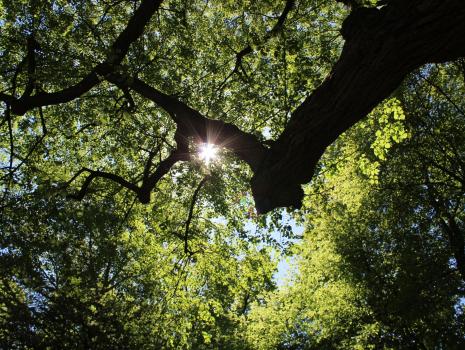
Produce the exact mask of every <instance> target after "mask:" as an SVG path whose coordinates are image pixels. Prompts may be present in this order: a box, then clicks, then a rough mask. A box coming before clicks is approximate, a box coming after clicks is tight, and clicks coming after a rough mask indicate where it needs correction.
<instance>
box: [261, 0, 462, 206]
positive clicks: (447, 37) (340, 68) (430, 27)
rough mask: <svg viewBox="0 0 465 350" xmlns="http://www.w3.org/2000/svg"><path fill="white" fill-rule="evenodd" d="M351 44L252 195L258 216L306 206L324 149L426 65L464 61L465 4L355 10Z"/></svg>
mask: <svg viewBox="0 0 465 350" xmlns="http://www.w3.org/2000/svg"><path fill="white" fill-rule="evenodd" d="M344 28H345V30H344V33H345V38H346V43H345V45H344V48H343V51H342V54H341V56H340V58H339V61H338V62H337V63H336V65H335V66H334V68H333V70H332V72H331V74H330V75H329V76H328V77H327V79H326V80H325V81H324V82H323V84H322V85H321V86H320V87H319V88H317V89H316V90H315V91H314V92H313V93H312V94H311V95H310V96H309V97H308V98H307V99H306V100H305V101H304V102H303V103H302V104H301V105H300V106H299V107H298V108H297V109H296V110H295V111H294V113H293V114H292V117H291V119H290V122H289V123H288V125H287V126H286V129H285V130H284V132H283V133H282V134H281V135H280V137H279V138H278V140H277V141H276V142H275V143H274V144H273V146H272V148H271V150H270V152H268V158H267V159H266V160H265V162H264V163H263V166H262V168H260V169H259V170H258V171H256V172H255V175H254V177H253V179H252V191H253V194H254V198H255V204H256V207H257V210H258V212H260V213H264V212H267V211H269V210H272V209H274V208H276V207H281V206H295V207H300V205H301V200H302V197H303V191H302V189H301V184H304V183H307V182H309V181H310V180H311V178H312V175H313V173H314V169H315V166H316V164H317V162H318V160H319V159H320V157H321V155H322V154H323V152H324V150H325V148H326V147H327V146H328V145H330V144H331V143H332V142H333V141H334V140H335V139H336V138H337V137H338V136H339V135H340V134H341V133H343V132H344V131H345V130H347V129H348V128H350V127H351V126H352V125H354V124H355V123H356V122H358V121H359V120H361V119H362V118H364V117H365V116H366V115H367V114H368V113H369V112H370V111H371V110H372V109H373V108H374V107H375V106H376V105H377V104H379V103H380V102H381V101H382V100H383V99H385V98H386V97H388V96H389V94H391V93H392V92H393V91H394V89H395V88H396V87H397V86H399V84H400V83H401V82H402V80H403V79H404V77H405V76H406V75H407V74H408V73H410V72H412V71H413V70H414V69H416V68H418V67H420V66H421V65H423V64H426V63H431V62H444V61H448V60H453V59H456V58H458V57H461V56H465V6H464V4H463V1H461V0H423V1H421V0H411V1H392V2H389V3H388V5H387V6H384V7H382V8H381V9H376V8H372V9H367V8H360V9H354V10H353V11H352V13H351V14H350V15H349V16H348V18H347V19H346V20H345V22H344V25H343V29H344Z"/></svg>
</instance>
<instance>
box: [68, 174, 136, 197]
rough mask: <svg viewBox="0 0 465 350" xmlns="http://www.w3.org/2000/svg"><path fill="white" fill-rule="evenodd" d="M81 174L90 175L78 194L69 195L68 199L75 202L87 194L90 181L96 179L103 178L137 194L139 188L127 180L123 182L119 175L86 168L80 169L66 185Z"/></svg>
mask: <svg viewBox="0 0 465 350" xmlns="http://www.w3.org/2000/svg"><path fill="white" fill-rule="evenodd" d="M83 172H88V173H90V174H89V176H87V178H86V179H85V181H84V184H83V185H82V187H81V189H80V190H79V192H78V193H77V194H74V195H70V196H69V197H70V198H73V199H76V200H82V199H83V198H84V196H85V195H86V194H87V190H88V188H89V186H90V184H91V183H92V181H93V180H94V179H95V178H96V177H102V178H105V179H109V180H112V181H114V182H116V183H118V184H120V185H121V186H123V187H125V188H127V189H129V190H131V191H133V192H135V193H137V194H138V193H139V188H138V187H137V186H136V185H134V184H133V183H131V182H129V181H127V180H125V179H124V178H122V177H121V176H119V175H115V174H112V173H107V172H105V171H98V170H91V169H88V168H82V169H81V170H79V171H78V172H77V174H76V175H74V176H73V178H72V179H71V180H70V181H68V184H69V183H71V182H72V181H74V180H75V179H76V178H77V177H78V176H79V175H80V174H82V173H83Z"/></svg>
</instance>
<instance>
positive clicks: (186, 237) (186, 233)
mask: <svg viewBox="0 0 465 350" xmlns="http://www.w3.org/2000/svg"><path fill="white" fill-rule="evenodd" d="M209 178H210V177H209V176H208V175H207V176H205V177H204V178H203V179H202V181H200V183H199V184H198V186H197V188H196V189H195V191H194V195H193V196H192V201H191V205H190V208H189V215H188V216H187V220H186V229H185V230H184V253H185V254H191V255H192V254H194V253H193V252H192V251H191V250H189V242H188V240H189V227H190V224H191V221H192V217H193V215H194V207H195V203H196V202H197V197H198V196H199V192H200V189H201V188H202V186H203V185H204V184H205V182H207V180H208V179H209Z"/></svg>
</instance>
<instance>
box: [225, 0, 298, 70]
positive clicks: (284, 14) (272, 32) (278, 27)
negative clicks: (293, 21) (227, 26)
mask: <svg viewBox="0 0 465 350" xmlns="http://www.w3.org/2000/svg"><path fill="white" fill-rule="evenodd" d="M294 6H295V0H286V6H285V7H284V10H283V12H282V13H281V15H280V16H279V18H278V21H277V22H276V24H275V25H274V26H273V28H272V29H271V30H270V31H269V32H267V33H266V34H265V37H264V38H263V42H262V43H261V44H260V45H263V44H265V43H266V42H267V41H268V40H270V39H271V38H273V37H274V36H276V35H277V34H278V33H279V32H280V31H281V30H282V28H283V26H284V22H285V21H286V18H287V16H288V14H289V12H290V11H291V10H292V9H293V8H294ZM252 52H253V49H252V46H251V45H250V44H249V45H247V46H246V47H245V48H243V49H242V50H241V51H239V52H237V53H236V64H235V65H234V69H233V73H237V74H239V75H240V74H241V73H240V70H242V72H243V73H244V74H245V75H246V76H247V73H246V71H245V69H244V67H243V66H242V59H243V58H244V56H246V55H248V54H250V53H252Z"/></svg>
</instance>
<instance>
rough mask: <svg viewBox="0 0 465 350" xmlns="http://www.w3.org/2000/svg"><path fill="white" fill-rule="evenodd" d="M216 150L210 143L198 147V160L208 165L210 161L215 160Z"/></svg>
mask: <svg viewBox="0 0 465 350" xmlns="http://www.w3.org/2000/svg"><path fill="white" fill-rule="evenodd" d="M217 152H218V149H217V148H216V146H215V145H214V144H212V143H204V144H203V145H202V146H200V150H199V158H200V159H201V160H203V161H204V162H205V164H206V165H209V164H210V161H212V160H213V159H215V158H216V153H217Z"/></svg>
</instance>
